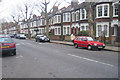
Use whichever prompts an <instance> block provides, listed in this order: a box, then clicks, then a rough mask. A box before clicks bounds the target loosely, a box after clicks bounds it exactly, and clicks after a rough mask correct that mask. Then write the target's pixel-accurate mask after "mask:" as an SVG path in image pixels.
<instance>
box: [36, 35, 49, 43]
mask: <svg viewBox="0 0 120 80" xmlns="http://www.w3.org/2000/svg"><path fill="white" fill-rule="evenodd" d="M35 41H36V42H50V39H49V38H48V37H46V36H44V35H37V36H36V37H35Z"/></svg>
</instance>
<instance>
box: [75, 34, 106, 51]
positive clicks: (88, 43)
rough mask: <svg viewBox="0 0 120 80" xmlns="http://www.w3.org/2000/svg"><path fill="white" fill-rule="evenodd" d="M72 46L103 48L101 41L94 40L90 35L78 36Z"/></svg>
mask: <svg viewBox="0 0 120 80" xmlns="http://www.w3.org/2000/svg"><path fill="white" fill-rule="evenodd" d="M74 47H75V48H78V47H85V48H87V49H89V50H91V49H97V50H101V49H104V48H105V44H104V43H101V42H97V41H94V40H93V39H92V38H91V37H86V36H79V37H77V38H76V39H75V40H74Z"/></svg>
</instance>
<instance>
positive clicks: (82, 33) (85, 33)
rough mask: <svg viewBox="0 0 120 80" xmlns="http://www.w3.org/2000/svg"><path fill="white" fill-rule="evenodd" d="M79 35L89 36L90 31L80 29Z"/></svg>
mask: <svg viewBox="0 0 120 80" xmlns="http://www.w3.org/2000/svg"><path fill="white" fill-rule="evenodd" d="M78 36H89V31H79V32H78Z"/></svg>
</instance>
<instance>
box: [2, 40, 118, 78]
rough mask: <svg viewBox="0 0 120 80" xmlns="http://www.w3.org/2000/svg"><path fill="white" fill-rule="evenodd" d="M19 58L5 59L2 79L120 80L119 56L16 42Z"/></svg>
mask: <svg viewBox="0 0 120 80" xmlns="http://www.w3.org/2000/svg"><path fill="white" fill-rule="evenodd" d="M13 40H14V41H15V42H16V45H17V55H16V56H4V57H3V58H2V77H3V78H117V77H118V53H117V52H110V51H104V50H102V51H90V50H87V49H83V48H79V49H76V48H74V47H73V46H67V45H61V44H54V43H39V42H35V41H32V40H19V39H13Z"/></svg>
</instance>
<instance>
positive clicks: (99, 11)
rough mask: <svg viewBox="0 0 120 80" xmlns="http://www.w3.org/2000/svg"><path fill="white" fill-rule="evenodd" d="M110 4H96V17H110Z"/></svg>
mask: <svg viewBox="0 0 120 80" xmlns="http://www.w3.org/2000/svg"><path fill="white" fill-rule="evenodd" d="M109 14H110V13H109V4H100V5H97V6H96V17H97V18H102V17H109Z"/></svg>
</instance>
